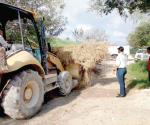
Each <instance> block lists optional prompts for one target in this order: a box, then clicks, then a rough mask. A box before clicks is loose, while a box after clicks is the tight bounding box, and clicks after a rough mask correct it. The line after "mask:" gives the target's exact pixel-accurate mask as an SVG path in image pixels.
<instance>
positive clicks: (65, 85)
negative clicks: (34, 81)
mask: <svg viewBox="0 0 150 125" xmlns="http://www.w3.org/2000/svg"><path fill="white" fill-rule="evenodd" d="M58 84H59V91H60V94H61V95H63V96H66V95H68V94H70V92H71V90H72V87H73V81H72V76H71V74H70V73H69V72H67V71H63V72H61V73H60V74H59V76H58Z"/></svg>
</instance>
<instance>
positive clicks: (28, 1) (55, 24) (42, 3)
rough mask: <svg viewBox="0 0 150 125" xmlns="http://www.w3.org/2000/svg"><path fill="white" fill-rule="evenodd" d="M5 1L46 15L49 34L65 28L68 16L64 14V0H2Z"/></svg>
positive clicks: (54, 33)
mask: <svg viewBox="0 0 150 125" xmlns="http://www.w3.org/2000/svg"><path fill="white" fill-rule="evenodd" d="M2 1H3V2H4V3H7V4H11V5H14V6H18V7H21V8H24V9H27V10H31V11H34V12H36V13H38V14H39V15H42V16H44V17H45V24H46V29H47V31H48V33H49V36H57V35H59V34H60V33H61V32H62V31H63V30H64V29H65V24H66V18H65V17H63V16H62V11H63V9H64V1H63V0H2Z"/></svg>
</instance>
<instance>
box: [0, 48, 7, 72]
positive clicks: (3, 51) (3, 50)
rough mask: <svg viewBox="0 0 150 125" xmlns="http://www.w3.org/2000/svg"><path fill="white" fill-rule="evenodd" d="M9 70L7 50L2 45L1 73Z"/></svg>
mask: <svg viewBox="0 0 150 125" xmlns="http://www.w3.org/2000/svg"><path fill="white" fill-rule="evenodd" d="M7 70H8V67H7V60H6V51H5V48H4V47H0V74H2V73H4V72H5V71H7Z"/></svg>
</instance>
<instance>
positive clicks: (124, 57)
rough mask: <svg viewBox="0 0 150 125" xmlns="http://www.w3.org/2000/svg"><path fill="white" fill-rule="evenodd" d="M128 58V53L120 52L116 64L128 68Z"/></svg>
mask: <svg viewBox="0 0 150 125" xmlns="http://www.w3.org/2000/svg"><path fill="white" fill-rule="evenodd" d="M127 60H128V58H127V55H125V54H124V53H119V54H118V56H117V58H116V65H117V66H118V68H126V67H127Z"/></svg>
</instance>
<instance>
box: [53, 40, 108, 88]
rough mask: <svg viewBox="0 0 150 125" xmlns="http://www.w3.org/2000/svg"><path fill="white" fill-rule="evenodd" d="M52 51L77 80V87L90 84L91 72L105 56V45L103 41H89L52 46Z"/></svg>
mask: <svg viewBox="0 0 150 125" xmlns="http://www.w3.org/2000/svg"><path fill="white" fill-rule="evenodd" d="M53 52H54V53H55V54H56V55H57V57H58V58H59V59H60V61H61V62H62V64H63V66H64V68H65V70H67V71H69V72H70V73H71V74H72V76H73V78H75V79H78V80H79V82H80V83H79V87H87V86H90V85H91V73H92V70H93V69H94V68H95V67H96V64H97V62H98V63H100V62H101V61H102V60H103V59H104V58H105V56H106V53H107V45H106V43H104V42H94V41H89V42H85V43H81V44H78V45H71V46H66V47H60V48H54V49H53Z"/></svg>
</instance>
